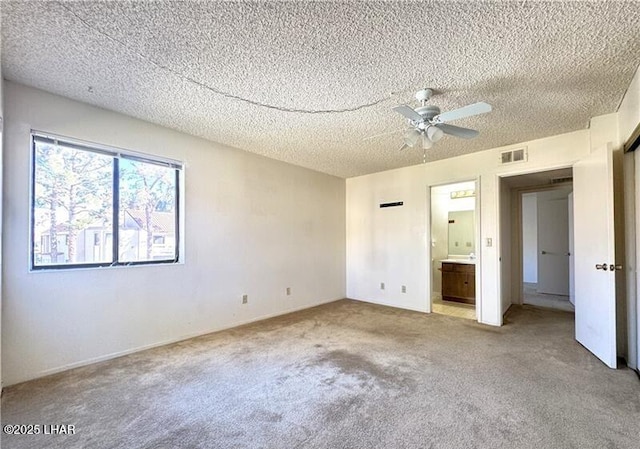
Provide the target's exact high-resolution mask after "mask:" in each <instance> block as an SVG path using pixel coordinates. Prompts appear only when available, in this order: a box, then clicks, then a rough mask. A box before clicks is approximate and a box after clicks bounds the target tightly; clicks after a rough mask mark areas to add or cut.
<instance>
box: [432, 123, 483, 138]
mask: <svg viewBox="0 0 640 449" xmlns="http://www.w3.org/2000/svg"><path fill="white" fill-rule="evenodd" d="M435 126H436V127H438V128H440V129H441V130H442V132H443V133H445V134H449V135H451V136H456V137H462V138H463V139H473V138H474V137H476V136H477V135H478V134H480V133H479V132H478V131H476V130H475V129H469V128H461V127H460V126H454V125H445V124H444V123H438V124H437V125H435Z"/></svg>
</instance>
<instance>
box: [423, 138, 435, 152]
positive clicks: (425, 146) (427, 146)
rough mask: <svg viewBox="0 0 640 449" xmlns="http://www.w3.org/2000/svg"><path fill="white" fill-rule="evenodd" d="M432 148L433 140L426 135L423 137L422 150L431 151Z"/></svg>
mask: <svg viewBox="0 0 640 449" xmlns="http://www.w3.org/2000/svg"><path fill="white" fill-rule="evenodd" d="M431 147H433V142H432V141H431V139H429V137H427V136H426V135H423V136H422V149H423V150H429V149H431Z"/></svg>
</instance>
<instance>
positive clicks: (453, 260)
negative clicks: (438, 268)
mask: <svg viewBox="0 0 640 449" xmlns="http://www.w3.org/2000/svg"><path fill="white" fill-rule="evenodd" d="M440 262H443V263H464V264H467V265H475V264H476V259H444V260H441V261H440Z"/></svg>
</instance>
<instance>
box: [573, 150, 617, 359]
mask: <svg viewBox="0 0 640 449" xmlns="http://www.w3.org/2000/svg"><path fill="white" fill-rule="evenodd" d="M573 188H574V190H573V191H574V203H573V207H574V209H573V213H574V222H573V225H574V246H575V298H576V304H575V307H576V314H575V320H576V340H578V342H580V343H581V344H582V345H583V346H584V347H585V348H587V349H588V350H589V351H591V352H592V353H593V354H594V355H595V356H596V357H598V358H599V359H600V360H602V361H603V362H604V363H605V364H606V365H608V366H609V367H611V368H616V292H615V290H616V285H615V250H614V248H615V247H614V230H613V153H612V150H611V149H610V148H603V149H601V150H598V151H595V152H593V153H592V154H590V155H589V156H588V157H586V158H585V159H582V160H580V161H579V162H577V163H576V164H575V165H574V166H573Z"/></svg>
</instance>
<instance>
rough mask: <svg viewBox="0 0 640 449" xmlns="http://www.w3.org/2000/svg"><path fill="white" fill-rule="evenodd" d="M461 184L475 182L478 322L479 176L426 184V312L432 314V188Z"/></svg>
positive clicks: (478, 302) (478, 307)
mask: <svg viewBox="0 0 640 449" xmlns="http://www.w3.org/2000/svg"><path fill="white" fill-rule="evenodd" d="M463 182H475V184H476V196H475V205H474V211H473V213H474V219H475V239H476V276H475V279H476V304H475V306H476V321H478V322H480V318H481V317H482V257H481V252H482V251H480V249H481V240H480V235H481V234H480V229H481V223H480V195H481V192H480V176H478V177H475V178H462V179H460V178H459V179H453V180H450V181H444V182H438V183H434V184H427V195H426V196H427V207H426V212H427V213H426V222H427V223H426V227H427V230H428V231H427V233H426V235H427V236H428V237H429V238H428V239H427V241H426V242H425V243H426V249H427V251H426V257H427V264H426V265H427V267H429V278H428V279H429V288H428V289H427V310H428V311H429V313H431V312H432V304H433V262H432V260H431V259H432V257H431V241H432V239H431V190H432V189H433V188H434V187H440V186H446V185H450V184H459V183H463Z"/></svg>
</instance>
